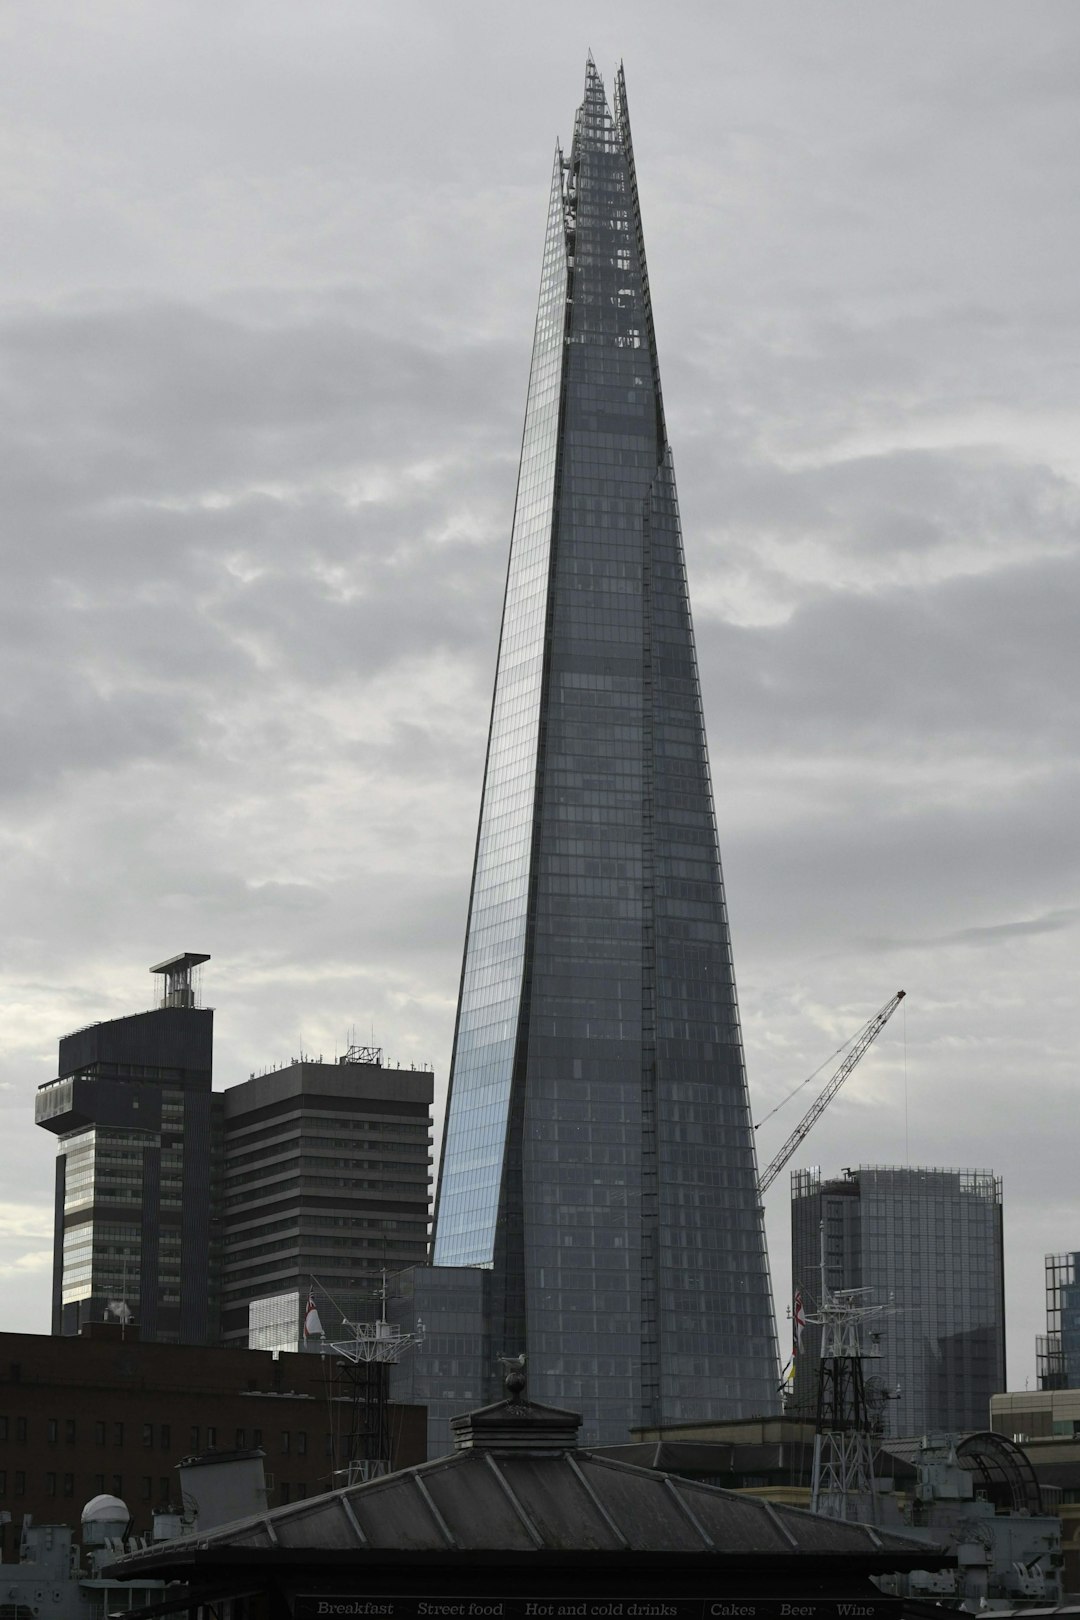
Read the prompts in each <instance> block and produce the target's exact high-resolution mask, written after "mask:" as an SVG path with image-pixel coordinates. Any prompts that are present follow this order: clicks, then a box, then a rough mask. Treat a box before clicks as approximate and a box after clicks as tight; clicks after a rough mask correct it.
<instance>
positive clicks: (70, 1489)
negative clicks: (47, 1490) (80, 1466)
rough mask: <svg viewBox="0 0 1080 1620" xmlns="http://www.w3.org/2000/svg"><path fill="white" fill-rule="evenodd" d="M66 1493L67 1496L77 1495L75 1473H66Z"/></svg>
mask: <svg viewBox="0 0 1080 1620" xmlns="http://www.w3.org/2000/svg"><path fill="white" fill-rule="evenodd" d="M64 1495H65V1496H74V1495H75V1475H74V1474H65V1475H64Z"/></svg>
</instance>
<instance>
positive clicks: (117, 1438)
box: [112, 1423, 124, 1446]
mask: <svg viewBox="0 0 1080 1620" xmlns="http://www.w3.org/2000/svg"><path fill="white" fill-rule="evenodd" d="M112 1440H113V1445H114V1446H122V1445H123V1443H124V1425H123V1424H122V1423H114V1424H113V1426H112Z"/></svg>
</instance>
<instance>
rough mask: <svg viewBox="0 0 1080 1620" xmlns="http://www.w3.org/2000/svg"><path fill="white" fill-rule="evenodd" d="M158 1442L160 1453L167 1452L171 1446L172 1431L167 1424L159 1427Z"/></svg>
mask: <svg viewBox="0 0 1080 1620" xmlns="http://www.w3.org/2000/svg"><path fill="white" fill-rule="evenodd" d="M159 1441H160V1445H161V1449H162V1451H168V1450H169V1449H170V1448H171V1446H172V1429H171V1428H170V1427H169V1425H168V1424H167V1423H163V1424H162V1425H161V1434H160V1436H159Z"/></svg>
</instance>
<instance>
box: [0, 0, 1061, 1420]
mask: <svg viewBox="0 0 1080 1620" xmlns="http://www.w3.org/2000/svg"><path fill="white" fill-rule="evenodd" d="M658 19H659V13H658V11H657V8H656V7H655V5H654V4H651V3H650V4H644V3H639V0H633V3H627V0H621V3H619V4H617V5H616V4H589V3H587V0H585V3H580V4H576V5H573V6H570V5H565V4H559V3H545V4H543V5H537V6H530V7H527V8H526V7H525V6H514V5H510V6H507V5H505V4H503V5H496V4H494V3H490V4H480V3H478V0H456V3H455V4H453V5H448V4H446V3H445V0H437V3H431V4H422V3H417V0H395V3H393V4H389V3H386V4H378V5H375V4H364V3H363V0H348V3H344V4H333V3H329V0H312V3H311V4H308V5H306V6H303V7H298V6H295V5H291V4H290V5H286V4H280V3H277V0H259V3H258V4H245V3H233V4H230V5H228V6H214V5H210V4H208V3H204V4H198V5H197V4H183V3H179V0H162V3H159V4H154V5H148V4H145V3H141V0H129V3H110V0H91V3H89V4H87V5H84V6H80V7H72V6H69V5H63V4H54V3H52V0H37V3H36V4H35V5H34V6H32V7H30V6H26V5H20V4H10V3H9V4H7V5H3V6H0V44H2V49H0V76H2V79H3V94H2V96H0V105H2V106H3V107H4V108H5V113H4V116H3V122H2V123H0V141H2V146H0V154H2V155H0V175H2V180H3V187H2V195H0V240H2V241H3V243H4V244H5V246H4V253H3V258H2V275H3V282H4V285H3V305H2V309H0V345H2V356H0V410H2V412H3V419H4V420H3V426H4V431H3V435H2V439H0V465H2V477H3V483H4V493H3V505H2V512H3V523H2V529H3V548H4V550H3V556H4V570H3V578H4V587H3V590H2V592H0V620H2V625H3V636H2V638H0V659H2V667H3V683H2V694H3V696H2V699H0V739H2V741H0V853H2V868H0V870H2V873H3V876H2V880H0V881H2V886H3V887H2V894H0V916H2V917H3V928H2V931H0V1000H2V1004H3V1021H2V1025H0V1031H2V1033H0V1087H2V1089H0V1109H2V1110H3V1120H2V1123H3V1127H4V1129H3V1135H2V1146H0V1153H2V1155H3V1160H2V1163H3V1183H2V1190H0V1273H2V1274H3V1275H4V1276H5V1277H6V1279H7V1283H6V1286H5V1287H4V1289H3V1299H4V1301H5V1302H6V1303H5V1305H4V1307H3V1310H2V1312H0V1326H3V1327H7V1328H23V1329H31V1330H35V1329H38V1330H42V1331H44V1330H46V1329H47V1327H48V1311H47V1284H48V1272H49V1265H50V1261H51V1253H50V1250H51V1226H50V1210H51V1187H52V1175H53V1169H52V1143H51V1139H50V1138H49V1137H48V1136H47V1135H46V1134H45V1133H44V1132H41V1131H38V1130H36V1129H35V1127H34V1126H33V1124H32V1118H33V1092H34V1088H35V1087H36V1086H37V1085H38V1084H40V1083H41V1082H43V1081H45V1080H47V1079H49V1078H51V1077H52V1076H53V1075H54V1074H55V1062H56V1040H57V1037H58V1036H59V1035H60V1034H61V1033H63V1032H64V1031H66V1030H69V1029H72V1028H75V1027H77V1026H79V1025H81V1024H84V1023H88V1022H91V1021H93V1020H95V1019H98V1018H108V1017H113V1016H116V1015H118V1014H120V1013H123V1012H127V1011H131V1010H135V1009H138V1008H141V1007H143V1006H146V1005H149V1002H150V981H149V978H148V977H147V974H146V969H147V967H148V966H149V964H150V963H152V962H155V961H157V960H159V959H160V958H162V957H164V956H167V955H170V954H172V953H174V952H176V951H179V950H185V949H190V950H202V951H210V952H211V953H212V955H213V960H212V962H211V963H209V964H208V966H207V968H206V969H205V978H204V984H205V989H206V999H207V1001H208V1002H209V1003H210V1004H211V1005H214V1006H215V1007H216V1008H217V1009H218V1012H217V1059H216V1083H217V1084H218V1086H225V1085H228V1084H231V1083H233V1082H235V1081H237V1080H240V1079H244V1078H246V1077H247V1075H248V1074H249V1073H250V1072H251V1071H252V1070H253V1069H258V1068H262V1067H264V1066H266V1065H268V1064H272V1063H276V1062H280V1061H282V1060H284V1059H288V1058H290V1057H292V1056H294V1055H296V1054H297V1053H298V1052H299V1050H300V1049H301V1047H303V1048H304V1049H305V1050H306V1051H308V1052H314V1053H316V1054H317V1053H320V1052H321V1053H323V1054H324V1055H326V1056H327V1057H330V1056H332V1055H333V1054H334V1052H335V1051H341V1050H343V1049H344V1047H345V1045H346V1044H347V1042H348V1039H349V1037H350V1032H351V1031H354V1030H355V1033H356V1036H357V1038H362V1039H365V1040H366V1039H370V1038H371V1035H372V1033H374V1039H375V1041H376V1042H377V1043H379V1044H381V1045H382V1046H383V1047H384V1048H385V1050H386V1053H387V1056H388V1058H389V1060H390V1061H391V1062H395V1061H400V1062H402V1063H404V1064H408V1063H411V1062H424V1061H430V1062H432V1063H433V1064H434V1066H435V1069H436V1071H437V1075H438V1081H439V1085H440V1087H445V1082H446V1071H447V1066H448V1062H449V1049H450V1038H451V1033H452V1021H453V1012H454V1004H455V998H456V993H457V980H458V973H459V969H460V952H461V944H462V936H463V928H464V919H465V909H466V902H467V892H468V879H469V870H470V864H471V859H472V849H473V839H474V836H475V824H476V815H477V811H478V805H479V793H480V780H481V771H482V764H483V747H484V739H485V733H486V725H487V711H488V704H489V699H490V687H491V680H492V676H493V672H494V660H495V650H496V643H497V634H498V615H499V608H500V598H501V588H502V580H503V574H504V569H505V562H506V548H507V542H508V535H509V529H510V520H511V515H512V505H513V493H514V480H515V474H516V463H517V452H518V446H519V440H520V432H521V420H522V412H523V408H524V399H525V385H526V380H527V371H528V361H529V348H530V342H531V335H532V324H533V318H534V313H535V300H536V292H537V286H538V282H539V271H540V253H541V245H542V237H543V228H544V215H545V208H546V202H547V188H548V180H549V176H550V163H551V150H552V145H553V142H554V139H555V136H556V135H557V134H561V135H562V136H563V137H564V139H567V140H568V139H569V136H570V133H571V126H572V117H573V111H574V108H575V107H576V105H577V103H578V101H579V100H580V95H581V87H582V82H583V69H584V59H585V53H586V49H587V48H588V46H590V45H591V46H592V48H593V50H594V52H595V54H596V57H597V61H598V65H599V66H600V69H601V72H602V73H604V75H605V79H606V81H607V82H608V83H609V85H610V82H611V76H612V72H613V69H614V67H615V64H616V63H617V61H618V59H619V57H620V56H622V57H623V58H624V59H625V63H626V70H627V78H628V85H629V95H630V107H631V114H632V118H633V123H634V135H635V149H636V154H637V159H638V168H639V175H640V181H641V188H642V206H643V212H644V220H645V231H646V245H647V250H648V254H649V264H650V271H651V279H652V285H653V295H654V301H655V311H656V322H657V330H658V340H659V345H660V359H661V367H662V371H663V377H664V387H665V403H666V406H667V412H668V419H669V429H670V432H671V436H672V441H673V444H674V449H675V458H676V470H677V475H678V480H679V490H680V499H681V506H682V515H683V523H684V529H685V538H686V548H687V557H688V566H689V570H690V584H691V593H692V598H693V602H694V608H695V621H696V628H697V638H698V647H699V655H700V659H701V665H702V674H703V680H704V685H705V706H706V718H707V722H708V727H709V736H710V749H711V755H712V763H713V774H714V787H715V791H716V798H717V813H718V819H719V823H720V830H721V843H722V848H723V851H724V857H725V869H726V876H727V882H728V890H729V902H730V909H731V915H732V924H733V930H734V938H735V953H736V957H735V959H736V971H737V974H738V978H739V984H740V994H741V1002H742V1012H743V1020H744V1029H745V1036H746V1044H747V1060H748V1067H749V1072H750V1079H751V1087H752V1094H753V1098H754V1106H755V1111H756V1113H757V1114H758V1115H759V1116H760V1115H762V1114H764V1113H765V1112H766V1111H767V1109H768V1108H769V1107H770V1106H771V1105H772V1103H773V1102H775V1101H776V1100H777V1099H778V1098H779V1097H780V1096H781V1095H782V1094H783V1093H784V1092H785V1091H787V1090H789V1089H790V1088H791V1087H792V1086H794V1085H795V1084H797V1082H798V1081H800V1080H801V1079H803V1078H804V1077H805V1076H806V1075H807V1074H809V1073H810V1071H811V1070H813V1069H814V1068H816V1067H817V1066H818V1064H819V1063H821V1062H822V1060H823V1059H825V1058H826V1057H827V1056H828V1054H829V1053H830V1052H831V1051H832V1050H833V1048H835V1047H836V1046H838V1045H839V1044H840V1041H841V1040H842V1039H844V1038H845V1037H846V1036H848V1035H850V1034H851V1033H853V1032H854V1030H855V1029H856V1028H857V1027H858V1026H859V1025H860V1024H861V1023H862V1022H863V1020H864V1019H865V1018H866V1017H868V1016H869V1014H870V1013H872V1012H873V1011H874V1010H875V1009H876V1008H877V1007H878V1006H880V1005H881V1003H883V1002H884V1001H885V1000H886V999H887V998H888V997H889V996H890V995H891V993H892V992H893V991H894V990H895V989H897V988H899V987H903V988H904V989H906V990H907V992H908V1000H907V1002H906V1003H905V1005H904V1009H903V1010H902V1011H901V1012H899V1013H897V1015H896V1016H895V1017H894V1019H893V1021H892V1023H891V1024H890V1026H889V1028H888V1030H887V1031H886V1032H885V1034H884V1036H883V1037H882V1039H881V1041H880V1042H879V1044H878V1046H877V1048H875V1049H874V1052H873V1053H872V1054H871V1055H870V1056H868V1057H867V1058H866V1059H865V1061H864V1062H863V1064H862V1066H861V1068H860V1069H859V1070H858V1071H857V1073H856V1075H855V1076H854V1077H853V1079H852V1080H851V1082H850V1083H849V1085H848V1087H847V1089H846V1091H845V1092H844V1093H843V1094H842V1095H841V1097H840V1098H839V1099H838V1100H837V1102H836V1103H835V1104H834V1105H833V1106H832V1108H831V1109H830V1111H829V1113H828V1114H826V1116H825V1117H824V1119H823V1120H822V1121H821V1123H820V1125H819V1126H818V1127H817V1129H816V1131H815V1134H814V1136H813V1137H812V1138H811V1139H810V1141H809V1142H808V1143H807V1148H806V1150H805V1151H804V1152H803V1153H802V1154H800V1156H799V1158H798V1159H797V1160H796V1161H795V1162H796V1164H800V1165H806V1164H808V1163H820V1164H821V1165H822V1166H823V1168H824V1169H825V1170H826V1171H835V1170H838V1169H839V1168H840V1167H841V1166H843V1165H849V1164H857V1163H860V1162H872V1163H883V1164H897V1163H903V1162H905V1161H908V1162H911V1163H914V1164H934V1165H937V1164H945V1165H966V1166H975V1167H989V1168H992V1169H994V1170H996V1171H998V1172H999V1173H1000V1174H1001V1175H1002V1176H1003V1177H1004V1179H1005V1197H1006V1252H1007V1281H1008V1289H1009V1305H1010V1342H1009V1363H1010V1379H1009V1382H1010V1385H1011V1386H1012V1387H1014V1388H1017V1387H1019V1388H1022V1387H1023V1385H1024V1382H1025V1379H1027V1378H1031V1381H1032V1382H1034V1353H1033V1352H1034V1346H1033V1338H1034V1335H1035V1333H1036V1332H1038V1331H1040V1330H1041V1329H1042V1325H1043V1321H1042V1275H1041V1268H1042V1256H1043V1253H1044V1252H1045V1251H1047V1250H1059V1249H1067V1248H1080V1207H1078V1198H1077V1191H1076V1168H1075V1163H1076V1148H1075V1143H1076V1126H1075V1119H1076V1115H1075V1109H1074V1107H1073V1096H1074V1092H1075V1080H1076V1056H1075V1054H1076V1051H1077V1046H1078V1034H1080V1030H1078V1022H1080V1019H1078V1013H1077V995H1076V978H1075V968H1074V961H1075V956H1076V950H1077V941H1078V935H1080V892H1078V870H1077V867H1078V861H1077V816H1076V810H1075V803H1076V789H1077V738H1078V733H1080V726H1078V715H1077V692H1078V673H1080V671H1078V664H1080V656H1078V652H1077V635H1076V628H1075V626H1076V603H1077V587H1078V582H1080V488H1078V485H1080V409H1078V386H1077V384H1078V362H1080V337H1078V325H1077V320H1076V315H1077V301H1078V291H1077V288H1078V278H1077V258H1078V251H1077V250H1078V247H1080V228H1078V217H1077V206H1076V168H1077V158H1078V153H1080V106H1078V102H1077V97H1076V85H1077V83H1078V82H1080V10H1078V8H1077V7H1076V6H1075V4H1073V3H1071V0H1061V3H1057V4H1055V3H1046V0H1035V3H1032V4H1028V5H1025V6H1022V7H1021V6H1016V5H1012V4H998V3H996V0H978V3H970V4H965V3H961V0H953V3H951V4H950V5H949V6H947V7H943V6H941V5H939V4H920V3H909V4H907V5H905V6H903V7H884V6H867V5H864V4H859V3H845V0H835V3H831V4H830V3H820V4H817V5H815V6H809V7H808V6H806V5H803V4H795V3H793V0H792V3H783V4H775V5H772V6H761V5H759V4H756V3H754V4H750V3H746V4H742V3H738V4H721V5H717V4H715V3H714V0H710V3H708V4H700V5H697V4H686V5H680V6H677V7H675V8H674V14H673V16H668V17H666V18H665V19H664V21H663V24H662V25H661V23H660V22H659V20H658ZM826 1072H828V1071H826ZM805 1100H808V1098H805V1097H804V1101H805ZM801 1106H803V1103H800V1102H793V1103H792V1104H790V1105H789V1107H788V1109H787V1110H785V1111H784V1112H783V1113H781V1114H780V1115H778V1116H777V1118H776V1119H775V1120H772V1121H769V1123H768V1124H767V1125H765V1126H763V1127H762V1130H761V1132H760V1152H761V1155H762V1159H763V1162H764V1160H766V1159H768V1158H769V1157H771V1155H772V1153H773V1151H774V1150H775V1148H776V1147H777V1146H778V1145H779V1143H780V1142H781V1141H782V1140H783V1137H784V1136H785V1135H786V1134H787V1131H788V1130H789V1129H790V1128H791V1127H792V1126H793V1125H794V1123H795V1120H796V1118H797V1117H798V1116H797V1110H798V1109H799V1108H800V1107H801ZM787 1196H788V1195H787V1176H786V1175H785V1176H783V1177H782V1178H781V1180H780V1181H778V1182H777V1183H776V1185H775V1186H774V1188H773V1190H772V1192H771V1194H770V1196H769V1201H768V1218H769V1229H770V1247H771V1252H772V1258H773V1272H774V1288H775V1292H776V1295H777V1299H778V1306H779V1310H780V1314H781V1315H782V1314H783V1310H784V1307H785V1305H786V1300H787V1297H788V1292H789V1270H788V1236H787ZM781 1331H782V1334H783V1333H784V1332H786V1329H782V1330H781Z"/></svg>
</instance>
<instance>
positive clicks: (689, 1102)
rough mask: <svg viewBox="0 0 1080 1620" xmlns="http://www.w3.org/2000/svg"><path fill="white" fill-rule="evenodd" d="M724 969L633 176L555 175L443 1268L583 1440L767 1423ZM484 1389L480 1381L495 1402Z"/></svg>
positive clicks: (766, 1363) (747, 1127) (606, 148)
mask: <svg viewBox="0 0 1080 1620" xmlns="http://www.w3.org/2000/svg"><path fill="white" fill-rule="evenodd" d="M756 1181H757V1172H756V1165H755V1155H754V1142H753V1134H752V1127H751V1120H750V1109H749V1103H748V1098H747V1085H746V1075H745V1071H744V1067H743V1056H742V1045H741V1037H740V1031H739V1018H738V1011H737V1006H736V999H735V981H734V975H733V970H732V961H731V943H730V937H729V933H728V920H727V913H726V909H725V902H724V889H723V882H722V878H721V871H720V856H719V848H718V843H717V835H716V824H715V820H714V815H713V801H712V790H711V785H710V778H709V766H708V759H707V754H706V743H705V728H704V722H703V719H702V710H701V697H700V691H699V683H698V671H697V662H696V656H695V650H694V637H693V630H692V627H691V619H690V603H689V597H688V594H687V585H686V573H685V568H684V562H683V548H682V539H681V535H680V528H679V517H678V508H677V502H676V493H675V477H674V472H673V467H672V456H671V450H670V447H669V445H668V440H667V431H666V426H665V419H664V409H663V402H662V399H661V392H660V372H659V366H658V360H657V347H656V340H655V335H654V331H653V315H652V305H651V300H650V294H649V278H648V272H647V269H646V264H645V250H644V241H643V236H642V226H641V214H640V210H639V206H638V187H637V179H636V174H635V166H634V153H633V147H632V144H631V139H630V123H629V118H628V115H627V102H626V88H625V83H624V80H623V75H622V72H621V70H620V72H619V75H618V78H617V81H616V87H615V97H614V114H612V112H611V111H610V110H609V107H608V104H607V99H606V96H605V92H604V86H603V84H602V82H601V79H600V77H599V75H598V73H597V71H596V69H595V67H594V65H593V63H592V60H591V59H590V61H589V64H588V67H587V71H586V82H585V99H584V101H583V103H582V105H581V107H580V108H579V110H578V113H577V117H576V120H575V124H574V138H573V142H572V145H571V148H570V152H569V154H568V155H566V156H564V154H563V152H562V150H561V149H560V148H559V147H556V152H555V164H554V172H553V174H552V181H551V194H550V201H549V205H548V222H547V238H546V242H545V247H544V261H543V270H542V276H541V286H540V303H539V312H538V315H537V322H536V332H535V337H534V342H533V354H532V368H531V372H530V378H529V390H528V401H527V406H526V414H525V431H524V439H523V444H522V452H521V470H520V474H519V480H518V491H517V502H516V507H515V513H514V524H513V534H512V541H511V550H510V564H509V573H508V578H507V585H506V597H505V605H504V609H503V621H502V637H501V642H500V647H499V658H498V669H497V674H496V679H495V693H494V701H493V706H492V717H491V729H490V735H489V742H488V753H487V764H486V770H485V777H484V790H483V801H482V808H481V812H480V828H479V836H478V841H477V848H476V859H475V868H474V873H473V883H472V894H471V902H470V909H469V920H468V929H467V936H466V942H465V953H464V964H463V969H462V979H461V991H460V1000H459V1004H458V1016H457V1025H456V1031H455V1039H454V1053H453V1064H452V1073H451V1080H450V1099H449V1108H448V1114H447V1121H446V1130H445V1141H444V1152H443V1159H442V1167H441V1171H440V1182H439V1194H438V1203H437V1214H436V1235H435V1248H434V1257H435V1263H436V1266H440V1265H442V1266H459V1267H484V1268H490V1270H491V1277H490V1285H489V1287H490V1301H491V1337H490V1343H491V1345H492V1346H493V1348H494V1350H496V1351H504V1352H507V1353H511V1354H513V1353H516V1352H517V1351H519V1350H522V1349H524V1350H525V1351H526V1352H527V1354H528V1358H529V1367H530V1372H529V1390H530V1395H531V1396H532V1397H533V1398H534V1399H537V1400H540V1401H551V1402H554V1403H555V1404H572V1405H573V1406H574V1407H575V1408H577V1409H579V1410H581V1411H582V1412H583V1414H584V1418H585V1428H584V1433H585V1438H586V1440H587V1441H588V1442H594V1441H596V1440H598V1439H599V1440H604V1441H609V1440H610V1441H617V1440H622V1439H624V1438H625V1437H626V1433H627V1431H628V1429H629V1428H630V1427H631V1426H633V1425H636V1424H651V1425H656V1424H663V1423H674V1422H680V1421H688V1420H693V1419H706V1418H722V1417H732V1416H743V1415H749V1414H751V1413H767V1412H770V1411H772V1410H774V1409H775V1405H776V1399H777V1397H776V1382H777V1360H776V1345H775V1329H774V1324H773V1315H772V1303H771V1298H770V1290H769V1275H768V1262H767V1258H766V1252H765V1238H764V1229H763V1223H762V1213H761V1209H760V1207H759V1199H758V1196H757V1190H756ZM496 1372H497V1369H494V1368H493V1369H492V1375H493V1376H494V1374H495V1373H496Z"/></svg>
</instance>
